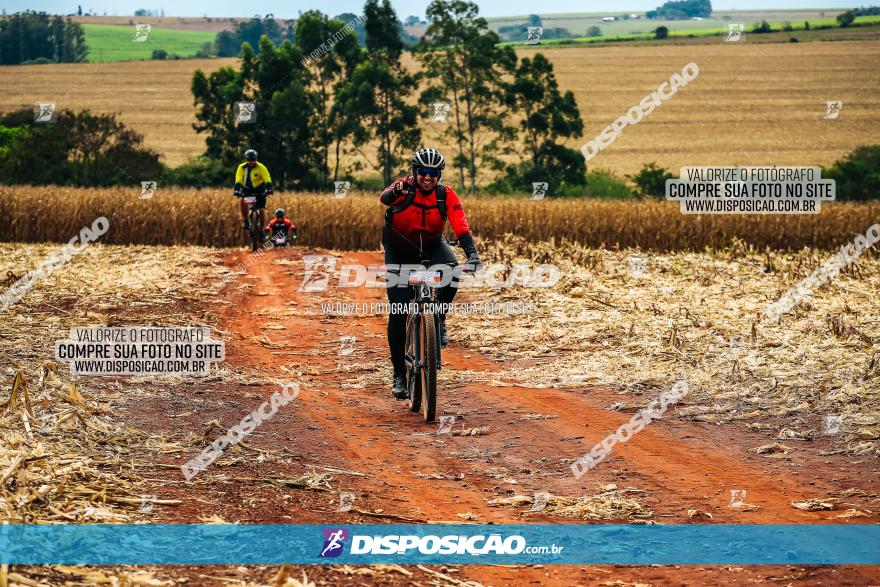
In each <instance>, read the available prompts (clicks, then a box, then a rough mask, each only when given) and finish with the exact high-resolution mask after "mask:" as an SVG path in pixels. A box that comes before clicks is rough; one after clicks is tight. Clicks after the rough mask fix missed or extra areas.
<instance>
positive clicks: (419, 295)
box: [404, 259, 455, 422]
mask: <svg viewBox="0 0 880 587" xmlns="http://www.w3.org/2000/svg"><path fill="white" fill-rule="evenodd" d="M420 264H421V265H422V267H423V268H424V270H423V271H413V272H411V273H410V274H409V287H410V289H411V290H412V292H413V295H412V300H411V301H410V303H409V310H408V312H407V315H406V350H405V356H404V359H405V361H406V387H407V391H409V398H410V404H409V409H410V411H412V412H419V411H421V412H422V416H423V417H424V419H425V422H433V421H434V418H435V417H436V415H437V371H439V370H440V369H441V367H442V366H443V361H442V357H441V354H442V352H441V349H442V346H441V344H440V321H441V320H442V318H441V317H440V312H439V308H438V307H437V287H438V286H439V284H440V282H441V279H442V277H443V276H442V273H441V272H440V271H436V270H429V269H428V266H430V264H431V262H430V260H428V259H423V260H422V261H421V263H420ZM449 266H450V267H455V264H454V263H450V264H449Z"/></svg>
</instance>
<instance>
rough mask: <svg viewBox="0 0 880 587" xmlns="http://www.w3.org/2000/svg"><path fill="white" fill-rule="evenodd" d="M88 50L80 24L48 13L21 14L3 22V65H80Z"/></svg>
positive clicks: (0, 26)
mask: <svg viewBox="0 0 880 587" xmlns="http://www.w3.org/2000/svg"><path fill="white" fill-rule="evenodd" d="M86 55H88V47H87V46H86V40H85V33H84V32H83V28H82V26H81V25H80V24H78V23H75V22H73V21H71V20H70V18H67V19H64V18H61V17H60V16H57V15H56V16H50V15H48V14H46V13H45V12H33V11H30V10H28V11H26V12H18V13H15V14H13V15H10V16H7V17H4V18H2V19H0V64H2V65H21V64H28V63H79V62H82V61H85V60H86Z"/></svg>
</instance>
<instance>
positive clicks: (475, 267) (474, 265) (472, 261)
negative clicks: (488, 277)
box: [465, 253, 483, 273]
mask: <svg viewBox="0 0 880 587" xmlns="http://www.w3.org/2000/svg"><path fill="white" fill-rule="evenodd" d="M482 266H483V262H482V261H480V258H479V257H478V256H477V254H476V253H474V254H472V255H470V256H469V257H468V260H467V264H466V265H465V269H466V270H467V271H471V272H473V273H476V272H477V271H479V270H480V268H481V267H482Z"/></svg>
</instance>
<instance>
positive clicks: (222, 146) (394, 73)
mask: <svg viewBox="0 0 880 587" xmlns="http://www.w3.org/2000/svg"><path fill="white" fill-rule="evenodd" d="M427 17H428V20H429V22H430V24H429V26H428V28H427V31H426V34H425V35H424V37H423V38H422V39H421V40H420V41H419V43H418V44H416V45H415V46H414V47H413V49H412V54H413V56H414V58H415V60H416V61H417V62H418V63H419V65H420V66H421V68H420V71H418V72H412V71H409V70H408V69H407V68H406V67H404V65H403V63H402V58H403V53H404V40H403V38H402V36H401V34H400V32H401V31H400V28H401V23H400V21H399V20H398V18H397V15H396V13H395V11H394V9H393V8H392V7H391V4H390V2H389V1H388V0H367V2H366V4H365V6H364V11H363V17H362V19H363V31H364V45H365V46H364V47H361V46H360V44H359V43H358V39H357V36H356V35H348V36H344V37H343V38H341V39H340V40H339V41H338V42H336V43H335V44H334V45H333V47H332V50H331V51H329V52H327V53H326V54H324V55H323V56H322V57H320V58H318V59H315V60H308V59H306V57H307V56H308V55H310V54H311V53H312V52H313V51H314V49H316V48H317V47H320V46H321V45H322V43H325V42H326V41H327V40H328V39H330V38H331V37H334V35H335V34H336V32H337V31H339V30H340V29H342V28H343V27H344V26H345V24H346V23H345V22H343V21H340V20H338V19H334V18H329V17H327V16H326V15H325V14H323V13H321V12H319V11H314V10H312V11H308V12H305V13H303V14H302V15H301V16H300V18H299V19H298V20H297V22H296V25H295V29H294V31H293V35H292V37H293V38H292V40H291V39H288V38H285V39H283V40H282V41H281V42H280V44H275V43H273V42H272V40H271V39H270V38H269V37H268V36H267V35H264V36H263V37H261V38H260V41H259V45H258V49H256V50H255V48H254V47H252V46H251V45H250V43H244V44H243V45H242V49H241V65H240V67H239V68H238V69H234V68H231V67H223V68H220V69H219V70H217V71H215V72H213V73H212V74H210V75H206V74H205V73H204V72H202V71H200V70H199V71H197V72H196V73H195V74H194V76H193V80H192V92H193V95H194V97H195V103H196V107H197V112H196V119H197V123H196V124H195V125H194V126H195V129H196V131H198V132H200V133H205V134H206V135H207V139H206V143H207V150H206V153H205V157H207V158H208V159H211V160H217V161H221V162H223V164H224V165H227V166H231V165H233V164H235V163H236V162H238V161H239V160H240V158H241V154H242V153H243V152H244V150H245V149H247V148H249V147H253V148H255V149H257V151H258V152H259V153H260V157H261V159H262V160H263V161H264V162H265V163H266V164H267V165H269V167H270V169H271V170H272V175H273V179H276V181H277V182H278V183H279V184H280V185H281V186H284V187H290V188H295V189H326V186H328V185H330V184H331V182H333V181H338V180H345V179H351V178H353V176H354V174H355V173H357V172H360V171H363V170H364V167H366V171H367V172H368V173H370V174H372V175H379V176H381V178H382V181H383V182H384V183H385V184H386V185H387V184H388V183H390V182H391V180H392V179H393V177H395V176H396V174H398V173H399V172H400V171H402V170H405V168H406V161H407V159H408V157H409V155H410V154H411V153H412V152H413V151H414V150H415V149H417V148H418V147H420V146H422V143H423V136H422V127H423V126H426V125H430V124H434V123H432V122H430V121H431V120H432V118H431V117H432V116H435V117H436V116H437V115H438V114H442V115H443V118H445V122H444V123H442V124H443V125H444V126H443V128H444V131H443V134H444V135H445V138H446V139H447V140H446V141H444V142H445V143H446V144H452V145H454V148H453V149H452V151H451V152H448V153H446V156H447V160H448V162H449V169H448V171H447V178H449V177H453V178H454V181H455V182H456V183H457V185H459V186H461V188H463V189H465V190H467V191H470V192H474V191H476V190H477V189H478V186H480V185H481V184H482V185H486V182H487V181H489V180H491V179H492V178H494V177H500V178H502V179H495V180H494V181H493V182H492V184H491V185H489V187H490V188H492V189H496V190H497V189H512V188H514V187H515V188H516V189H517V191H520V190H522V189H523V187H524V186H526V185H528V186H530V185H531V184H530V182H532V181H547V182H549V183H550V184H551V185H552V186H554V187H555V188H556V189H559V190H566V189H576V188H577V187H578V186H583V185H584V184H585V182H586V174H585V172H586V164H585V162H584V159H583V157H582V156H581V154H580V153H579V152H578V151H576V150H573V149H569V148H567V147H565V146H564V145H562V144H561V143H562V142H563V141H564V140H565V139H567V138H570V137H578V136H580V135H581V133H582V131H583V121H582V120H581V117H580V112H579V110H578V107H577V104H576V102H575V99H574V95H573V94H572V93H571V92H565V93H561V92H560V90H559V87H558V84H557V81H556V77H555V75H554V73H553V65H552V64H551V63H550V61H549V60H548V59H546V57H544V56H543V55H542V54H540V53H538V54H535V55H534V56H533V57H529V58H523V59H519V58H518V57H517V55H516V54H515V52H514V51H513V49H512V48H511V47H503V46H500V45H499V41H500V39H499V37H498V34H497V33H495V32H494V31H492V30H491V29H489V27H488V24H487V22H486V20H485V19H484V18H482V17H480V16H479V9H478V7H477V5H476V4H475V3H473V2H469V1H466V0H434V1H433V2H432V3H431V4H430V5H429V6H428V8H427ZM240 102H249V103H253V104H254V105H255V110H256V121H255V122H254V123H253V124H247V123H241V122H239V121H237V119H236V117H235V108H234V105H235V104H236V103H240ZM438 103H443V104H446V105H448V107H447V106H442V107H439V108H442V110H443V111H442V112H441V113H438V112H437V111H436V110H437V108H438V106H436V105H437V104H438ZM432 105H434V106H433V108H434V111H432V110H431V108H432ZM447 108H448V109H447Z"/></svg>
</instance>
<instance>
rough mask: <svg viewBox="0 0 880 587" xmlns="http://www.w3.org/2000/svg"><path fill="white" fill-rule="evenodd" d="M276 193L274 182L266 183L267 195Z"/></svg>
mask: <svg viewBox="0 0 880 587" xmlns="http://www.w3.org/2000/svg"><path fill="white" fill-rule="evenodd" d="M274 193H275V190H273V189H272V184H271V183H267V184H266V195H267V196H268V195H271V194H274Z"/></svg>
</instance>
